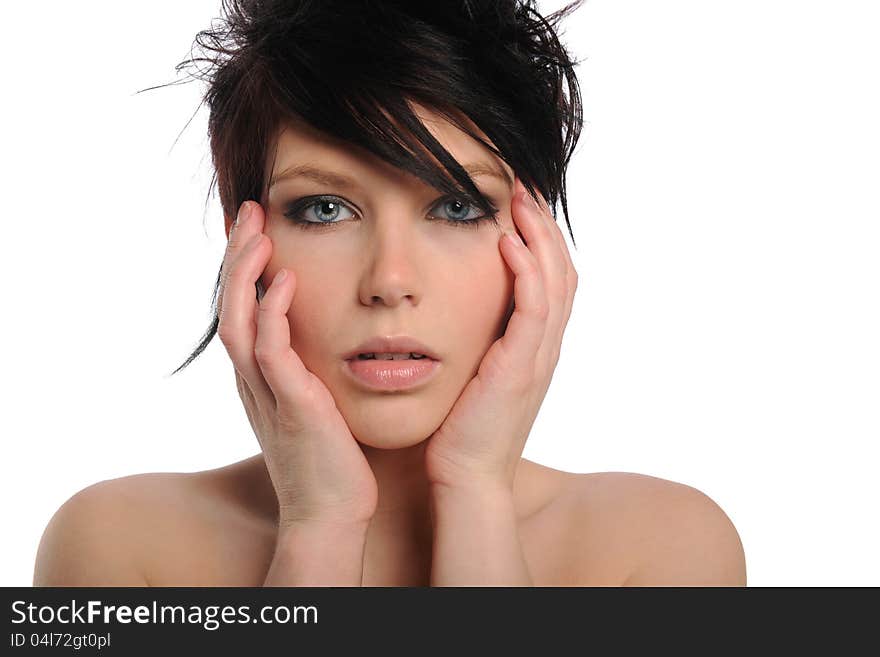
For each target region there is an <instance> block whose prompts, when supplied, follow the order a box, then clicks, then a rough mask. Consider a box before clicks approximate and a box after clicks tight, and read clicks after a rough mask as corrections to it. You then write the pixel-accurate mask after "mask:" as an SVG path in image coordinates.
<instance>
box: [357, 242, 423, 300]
mask: <svg viewBox="0 0 880 657" xmlns="http://www.w3.org/2000/svg"><path fill="white" fill-rule="evenodd" d="M422 246H423V245H419V244H417V241H416V240H415V239H414V236H413V231H412V230H411V229H406V228H400V227H397V228H390V229H389V227H385V229H381V230H377V231H376V233H374V234H373V235H372V238H371V239H370V241H369V245H368V246H367V254H366V257H365V259H364V270H363V275H362V279H361V287H360V298H361V302H362V303H364V304H367V305H375V304H377V303H382V304H384V305H386V306H397V305H398V304H400V303H401V302H404V301H409V302H410V303H412V304H413V305H417V304H418V302H419V299H420V298H421V291H420V290H421V278H420V277H421V275H422V272H423V269H422V267H423V265H424V253H422V252H421V251H420V249H422ZM420 260H421V261H422V262H421V264H420V262H419V261H420Z"/></svg>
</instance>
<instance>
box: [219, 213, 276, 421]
mask: <svg viewBox="0 0 880 657" xmlns="http://www.w3.org/2000/svg"><path fill="white" fill-rule="evenodd" d="M262 222H263V217H262V208H260V207H259V204H256V208H253V214H252V216H251V218H250V220H249V221H248V222H246V223H245V224H244V225H242V226H240V227H239V229H244V228H246V227H248V228H249V229H250V231H249V232H250V233H251V239H250V241H248V243H247V244H245V245H244V246H241V247H239V246H236V247H235V249H233V250H231V251H230V255H231V256H232V259H231V261H227V262H226V263H224V264H225V266H226V268H227V272H226V276H225V278H226V282H225V284H224V286H223V290H222V295H221V297H220V298H221V299H222V300H223V301H222V304H220V311H219V313H220V314H219V324H218V327H217V333H218V335H219V336H220V340H221V342H223V345H224V346H225V347H226V351H227V352H228V353H229V357H230V358H231V359H232V363H233V365H234V366H235V369H236V371H238V372H239V373H240V374H241V376H242V377H243V378H244V380H245V381H246V382H247V384H248V385H249V386H250V388H251V390H252V392H253V394H254V397H255V399H256V400H257V401H258V402H259V403H260V404H261V405H263V407H264V408H268V409H272V408H274V407H275V400H274V398H273V397H272V392H271V390H270V389H269V386H268V385H267V383H266V381H265V380H264V378H263V374H262V372H261V371H260V367H259V365H258V364H257V361H256V358H255V357H254V342H255V339H256V333H257V326H256V319H255V312H256V304H257V302H256V298H255V294H254V286H255V284H256V281H257V280H259V278H260V275H261V274H262V272H263V270H264V269H265V268H266V264H267V263H268V262H269V257H270V256H271V248H267V246H268V243H269V240H268V238H266V236H265V235H264V234H263V233H262V232H259V231H258V230H257V229H258V228H261V227H262V225H263V223H262ZM254 233H255V234H254ZM240 237H241V233H239V239H240Z"/></svg>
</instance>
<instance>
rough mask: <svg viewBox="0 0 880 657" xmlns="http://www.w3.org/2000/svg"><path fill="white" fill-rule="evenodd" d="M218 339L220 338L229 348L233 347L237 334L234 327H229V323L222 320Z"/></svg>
mask: <svg viewBox="0 0 880 657" xmlns="http://www.w3.org/2000/svg"><path fill="white" fill-rule="evenodd" d="M217 337H218V338H220V342H222V343H223V344H224V345H226V346H227V347H229V346H232V344H233V343H234V341H235V332H234V331H233V330H232V327H230V326H229V323H228V322H224V321H223V320H222V319H221V320H220V323H219V324H218V325H217Z"/></svg>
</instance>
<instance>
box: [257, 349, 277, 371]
mask: <svg viewBox="0 0 880 657" xmlns="http://www.w3.org/2000/svg"><path fill="white" fill-rule="evenodd" d="M254 358H255V359H256V361H257V363H259V364H260V366H261V367H263V366H266V365H270V364H271V363H272V362H273V361H274V357H273V352H272V350H271V349H268V348H266V347H264V346H262V345H258V346H256V347H254Z"/></svg>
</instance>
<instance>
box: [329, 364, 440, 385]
mask: <svg viewBox="0 0 880 657" xmlns="http://www.w3.org/2000/svg"><path fill="white" fill-rule="evenodd" d="M344 369H345V371H346V372H347V373H348V375H349V376H351V378H352V379H353V380H354V381H355V382H356V383H358V384H359V385H361V386H363V387H365V388H368V389H369V390H375V391H385V392H389V391H397V390H409V389H411V388H415V387H417V386H421V385H424V384H426V383H428V381H430V380H431V379H433V378H434V377H435V376H436V375H437V372H439V371H440V361H438V360H434V359H432V358H420V359H418V360H416V359H406V360H381V359H371V360H362V359H360V358H356V357H355V358H351V359H349V360H346V361H345V364H344Z"/></svg>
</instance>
